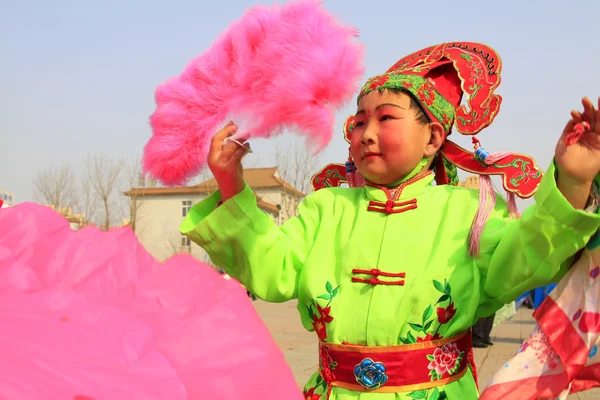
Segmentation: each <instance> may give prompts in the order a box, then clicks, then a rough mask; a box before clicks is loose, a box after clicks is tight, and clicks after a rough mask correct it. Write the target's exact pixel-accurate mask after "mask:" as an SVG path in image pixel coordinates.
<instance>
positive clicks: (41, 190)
mask: <svg viewBox="0 0 600 400" xmlns="http://www.w3.org/2000/svg"><path fill="white" fill-rule="evenodd" d="M76 182H77V180H76V177H75V174H74V173H73V168H71V167H70V166H69V165H67V164H63V165H60V166H59V165H53V166H52V167H50V168H48V169H46V170H44V171H40V172H38V174H37V175H36V177H35V178H34V180H33V185H34V188H35V198H36V200H37V201H39V202H40V203H43V204H48V205H51V206H53V207H54V208H55V209H56V210H57V211H60V210H62V209H65V208H69V207H73V206H74V205H75V203H76V202H77V201H76V191H75V190H76Z"/></svg>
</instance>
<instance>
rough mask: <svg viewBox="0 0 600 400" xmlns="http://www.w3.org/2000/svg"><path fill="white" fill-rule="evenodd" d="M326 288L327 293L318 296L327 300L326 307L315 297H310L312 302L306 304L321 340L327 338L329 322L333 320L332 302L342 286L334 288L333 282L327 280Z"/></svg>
mask: <svg viewBox="0 0 600 400" xmlns="http://www.w3.org/2000/svg"><path fill="white" fill-rule="evenodd" d="M325 290H326V291H327V293H325V294H322V295H320V296H318V297H317V298H318V299H323V300H327V305H326V306H325V307H321V305H320V304H317V303H316V301H315V300H313V299H310V302H311V304H310V305H309V306H306V309H307V310H308V316H309V317H310V319H311V321H312V326H313V328H315V332H316V333H317V336H318V337H319V339H320V340H321V341H325V340H327V324H328V323H330V322H331V321H333V317H332V316H331V315H330V313H331V307H330V304H331V301H332V300H333V299H334V297H335V296H337V295H338V293H339V291H340V287H339V286H338V287H336V288H335V289H334V288H333V285H332V284H331V282H329V281H327V283H326V284H325Z"/></svg>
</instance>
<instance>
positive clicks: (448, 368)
mask: <svg viewBox="0 0 600 400" xmlns="http://www.w3.org/2000/svg"><path fill="white" fill-rule="evenodd" d="M464 355H465V353H464V351H462V352H461V351H459V350H458V347H457V346H456V343H448V344H446V345H444V346H442V347H438V348H437V349H435V350H434V351H433V354H428V355H427V359H428V360H429V365H428V366H427V368H429V375H430V376H431V380H432V381H433V380H435V379H441V378H442V376H443V375H444V374H445V373H447V374H448V375H453V374H454V373H456V371H458V367H459V366H460V362H461V361H462V359H463V357H464Z"/></svg>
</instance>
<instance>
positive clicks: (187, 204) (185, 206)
mask: <svg viewBox="0 0 600 400" xmlns="http://www.w3.org/2000/svg"><path fill="white" fill-rule="evenodd" d="M190 208H192V201H191V200H184V201H182V202H181V216H182V217H185V216H186V215H188V213H189V212H190Z"/></svg>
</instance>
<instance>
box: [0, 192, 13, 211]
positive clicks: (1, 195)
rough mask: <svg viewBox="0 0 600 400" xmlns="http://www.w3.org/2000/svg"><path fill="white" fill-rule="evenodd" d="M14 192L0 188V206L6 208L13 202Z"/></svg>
mask: <svg viewBox="0 0 600 400" xmlns="http://www.w3.org/2000/svg"><path fill="white" fill-rule="evenodd" d="M13 202H14V194H13V193H11V192H6V191H4V190H0V203H2V205H1V206H0V207H1V208H6V207H10V206H12V205H13V204H14V203H13Z"/></svg>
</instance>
